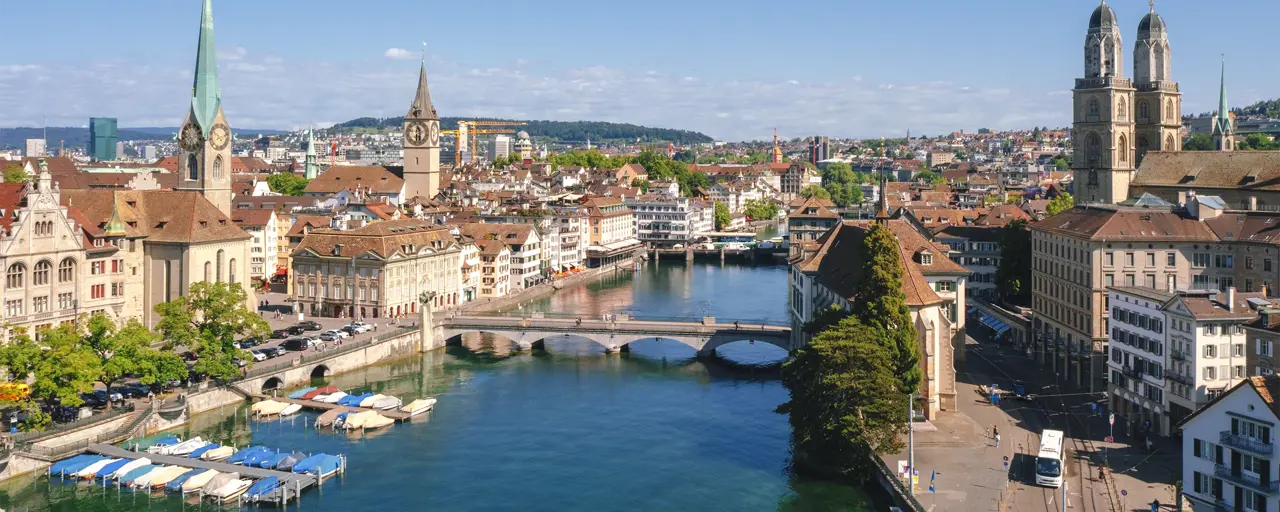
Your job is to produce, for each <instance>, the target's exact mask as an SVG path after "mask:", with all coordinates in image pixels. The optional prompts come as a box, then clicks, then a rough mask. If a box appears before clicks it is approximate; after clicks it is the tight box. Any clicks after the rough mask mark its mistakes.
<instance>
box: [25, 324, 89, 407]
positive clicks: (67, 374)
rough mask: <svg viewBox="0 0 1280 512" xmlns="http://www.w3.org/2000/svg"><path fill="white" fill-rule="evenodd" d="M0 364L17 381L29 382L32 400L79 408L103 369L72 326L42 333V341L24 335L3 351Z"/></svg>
mask: <svg viewBox="0 0 1280 512" xmlns="http://www.w3.org/2000/svg"><path fill="white" fill-rule="evenodd" d="M0 364H3V366H4V367H5V368H8V370H9V375H10V377H11V378H14V379H15V380H21V379H23V378H29V379H30V384H31V397H32V398H36V399H41V400H46V401H57V402H58V403H60V404H62V405H66V406H71V407H76V406H79V405H81V404H83V403H84V399H82V398H80V395H81V394H82V393H88V392H90V391H93V383H94V382H97V381H98V378H99V377H100V376H101V375H102V368H101V367H100V366H99V365H98V359H97V357H95V356H94V355H93V353H92V352H90V351H89V350H87V349H86V348H85V347H84V346H83V345H82V344H81V343H80V336H79V333H77V332H76V329H75V327H74V326H72V325H71V324H63V325H61V326H58V327H56V328H52V329H43V330H41V331H40V341H35V340H33V339H32V338H31V337H30V336H28V335H26V334H20V335H18V337H17V338H16V339H15V340H14V341H13V342H11V343H9V344H8V345H5V346H4V347H3V348H0Z"/></svg>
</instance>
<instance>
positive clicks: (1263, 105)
mask: <svg viewBox="0 0 1280 512" xmlns="http://www.w3.org/2000/svg"><path fill="white" fill-rule="evenodd" d="M1235 110H1236V112H1237V113H1239V114H1244V115H1247V116H1267V117H1280V99H1274V100H1263V101H1259V102H1257V103H1254V104H1252V105H1249V106H1247V107H1244V108H1241V109H1235Z"/></svg>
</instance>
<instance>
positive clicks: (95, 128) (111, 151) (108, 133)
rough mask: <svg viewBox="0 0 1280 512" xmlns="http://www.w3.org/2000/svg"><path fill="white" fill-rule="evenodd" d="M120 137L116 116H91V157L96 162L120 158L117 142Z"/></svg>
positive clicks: (89, 148)
mask: <svg viewBox="0 0 1280 512" xmlns="http://www.w3.org/2000/svg"><path fill="white" fill-rule="evenodd" d="M119 140H120V137H119V135H118V130H117V129H116V118H114V117H91V118H89V147H88V150H89V158H92V159H93V161H95V162H112V161H115V160H116V158H118V156H119V155H117V154H116V143H117V142H119Z"/></svg>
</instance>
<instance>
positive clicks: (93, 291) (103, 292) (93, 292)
mask: <svg viewBox="0 0 1280 512" xmlns="http://www.w3.org/2000/svg"><path fill="white" fill-rule="evenodd" d="M106 296H107V285H105V284H95V285H93V286H91V287H89V298H91V299H101V298H103V297H106Z"/></svg>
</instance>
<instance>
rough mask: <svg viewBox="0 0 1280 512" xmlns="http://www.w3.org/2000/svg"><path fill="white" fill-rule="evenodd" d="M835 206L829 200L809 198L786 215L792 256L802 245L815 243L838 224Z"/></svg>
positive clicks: (838, 219)
mask: <svg viewBox="0 0 1280 512" xmlns="http://www.w3.org/2000/svg"><path fill="white" fill-rule="evenodd" d="M835 207H836V204H835V203H833V202H831V200H830V199H819V198H817V197H810V198H808V199H805V200H803V201H802V202H801V203H800V204H799V205H797V206H795V207H794V208H792V210H791V212H790V213H788V214H787V238H788V241H789V243H790V246H791V251H792V254H795V251H797V250H798V249H799V247H800V246H801V245H802V244H805V243H809V242H816V241H818V239H819V238H821V237H822V235H823V234H825V233H826V232H827V231H830V230H831V228H833V227H835V225H836V224H839V223H840V215H839V214H837V213H835V211H834V209H835Z"/></svg>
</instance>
